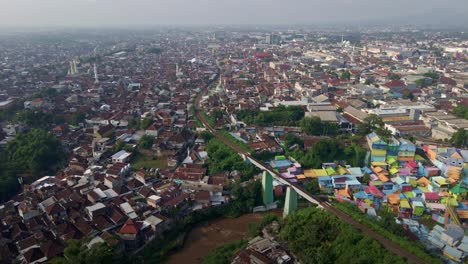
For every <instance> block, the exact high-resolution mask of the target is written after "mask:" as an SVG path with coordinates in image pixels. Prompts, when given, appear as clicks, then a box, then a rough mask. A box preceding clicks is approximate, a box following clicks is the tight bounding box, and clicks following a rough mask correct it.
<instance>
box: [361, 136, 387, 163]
mask: <svg viewBox="0 0 468 264" xmlns="http://www.w3.org/2000/svg"><path fill="white" fill-rule="evenodd" d="M366 140H367V145H368V146H369V149H370V150H371V161H382V162H385V159H386V156H387V147H388V144H387V142H385V141H384V140H382V139H381V138H380V137H379V136H378V135H377V134H376V133H374V132H372V133H370V134H369V135H367V137H366Z"/></svg>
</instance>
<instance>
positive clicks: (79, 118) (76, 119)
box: [70, 111, 86, 126]
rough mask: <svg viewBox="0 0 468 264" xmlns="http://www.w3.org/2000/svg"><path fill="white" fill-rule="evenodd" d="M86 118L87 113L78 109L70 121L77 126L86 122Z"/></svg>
mask: <svg viewBox="0 0 468 264" xmlns="http://www.w3.org/2000/svg"><path fill="white" fill-rule="evenodd" d="M85 119H86V115H85V114H84V113H83V112H80V111H76V112H74V113H73V114H72V116H71V120H70V122H71V124H73V125H75V126H77V125H78V124H80V123H84V121H85Z"/></svg>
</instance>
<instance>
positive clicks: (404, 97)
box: [403, 92, 414, 101]
mask: <svg viewBox="0 0 468 264" xmlns="http://www.w3.org/2000/svg"><path fill="white" fill-rule="evenodd" d="M403 99H409V100H411V101H413V100H414V94H413V93H412V92H406V93H404V94H403Z"/></svg>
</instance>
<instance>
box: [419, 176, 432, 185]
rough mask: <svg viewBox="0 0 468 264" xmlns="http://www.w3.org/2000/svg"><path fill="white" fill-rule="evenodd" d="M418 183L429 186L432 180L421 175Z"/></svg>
mask: <svg viewBox="0 0 468 264" xmlns="http://www.w3.org/2000/svg"><path fill="white" fill-rule="evenodd" d="M417 182H418V183H420V184H422V185H423V186H427V185H429V184H431V181H430V180H428V179H427V178H426V177H421V178H419V179H418V180H417Z"/></svg>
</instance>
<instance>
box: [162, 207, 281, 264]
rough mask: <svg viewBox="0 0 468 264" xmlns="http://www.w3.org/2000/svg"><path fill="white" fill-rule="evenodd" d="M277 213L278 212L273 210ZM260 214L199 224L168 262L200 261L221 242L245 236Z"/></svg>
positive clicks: (176, 263)
mask: <svg viewBox="0 0 468 264" xmlns="http://www.w3.org/2000/svg"><path fill="white" fill-rule="evenodd" d="M274 213H275V214H278V215H279V213H280V212H276V211H275V212H274ZM262 218H263V216H262V214H245V215H242V216H240V217H238V218H233V219H232V218H221V219H216V220H211V221H208V222H206V223H204V224H200V225H198V226H197V227H195V228H194V229H192V230H191V231H190V233H189V234H188V236H187V238H186V240H185V243H184V246H183V248H182V249H180V250H179V251H177V252H175V253H174V254H173V255H172V256H170V257H169V260H168V261H167V263H168V264H181V263H184V264H185V263H190V264H191V263H201V261H202V259H203V257H204V256H206V255H207V254H208V253H209V252H210V251H211V250H213V249H215V248H217V247H218V246H221V245H223V244H226V243H229V242H233V241H236V240H240V239H243V238H247V232H248V228H249V224H250V223H254V222H259V221H260V220H261V219H262Z"/></svg>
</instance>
